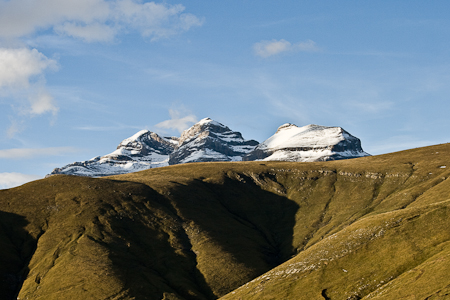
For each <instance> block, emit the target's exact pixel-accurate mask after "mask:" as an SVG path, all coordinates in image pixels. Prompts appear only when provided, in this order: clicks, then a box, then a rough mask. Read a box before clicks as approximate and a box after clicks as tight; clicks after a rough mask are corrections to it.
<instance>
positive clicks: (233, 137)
mask: <svg viewBox="0 0 450 300" xmlns="http://www.w3.org/2000/svg"><path fill="white" fill-rule="evenodd" d="M257 145H258V142H257V141H255V140H244V138H243V137H242V134H241V133H240V132H237V131H232V130H231V129H230V128H228V127H227V126H225V125H223V124H221V123H219V122H216V121H214V120H212V119H210V118H205V119H202V120H200V122H198V123H197V124H195V125H194V126H192V127H191V128H189V129H188V130H185V131H184V132H183V133H182V134H181V137H180V139H179V140H178V145H177V147H176V148H175V151H174V152H173V153H172V154H171V155H170V159H169V164H170V165H175V164H181V163H188V162H206V161H241V160H242V156H244V155H246V154H248V153H249V152H250V151H252V150H253V149H254V148H255V147H256V146H257Z"/></svg>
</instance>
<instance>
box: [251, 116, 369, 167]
mask: <svg viewBox="0 0 450 300" xmlns="http://www.w3.org/2000/svg"><path fill="white" fill-rule="evenodd" d="M368 155H369V154H368V153H366V152H364V151H363V149H362V148H361V141H360V140H359V139H358V138H356V137H354V136H353V135H351V134H350V133H348V132H347V131H345V130H344V129H342V128H341V127H326V126H319V125H313V124H311V125H307V126H304V127H297V126H296V125H294V124H284V125H282V126H280V127H279V128H278V130H277V132H276V133H275V134H274V135H273V136H271V137H270V138H268V139H267V140H265V141H264V142H263V143H261V144H259V145H258V146H257V147H256V148H255V149H254V150H253V151H252V152H250V153H249V154H247V155H246V156H244V157H243V160H247V161H252V160H264V161H274V160H278V161H303V162H312V161H327V160H340V159H348V158H356V157H363V156H368Z"/></svg>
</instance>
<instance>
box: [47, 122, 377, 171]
mask: <svg viewBox="0 0 450 300" xmlns="http://www.w3.org/2000/svg"><path fill="white" fill-rule="evenodd" d="M367 155H369V154H367V153H366V152H364V151H363V150H362V148H361V142H360V140H359V139H358V138H356V137H354V136H352V135H351V134H350V133H348V132H347V131H345V130H344V129H342V128H341V127H327V126H320V125H314V124H310V125H307V126H303V127H298V126H296V125H295V124H291V123H286V124H283V125H281V126H280V127H279V128H278V129H277V131H276V132H275V134H274V135H273V136H271V137H270V138H268V139H267V140H265V141H264V142H263V143H261V144H258V142H257V141H255V140H245V139H244V138H243V137H242V134H241V133H240V132H237V131H233V130H231V129H230V128H229V127H227V126H225V125H223V124H221V123H219V122H217V121H214V120H212V119H211V118H204V119H202V120H200V121H199V122H197V123H196V124H194V125H193V126H192V127H190V128H189V129H187V130H185V131H184V132H183V133H182V134H181V136H180V138H176V137H162V136H160V135H158V134H157V133H154V132H151V131H149V130H141V131H139V132H137V133H136V134H134V135H133V136H131V137H129V138H126V139H124V140H123V141H122V142H120V144H119V145H118V146H117V149H116V150H115V151H113V152H112V153H110V154H107V155H105V156H97V157H95V158H93V159H91V160H87V161H82V162H75V163H72V164H68V165H66V166H64V167H62V168H56V169H54V170H53V172H52V173H51V174H50V175H53V174H68V175H79V176H93V177H98V176H107V175H117V174H124V173H130V172H136V171H141V170H145V169H150V168H154V167H163V166H167V165H174V164H181V163H189V162H207V161H241V160H281V161H324V160H336V159H346V158H354V157H361V156H367Z"/></svg>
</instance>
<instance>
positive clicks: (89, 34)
mask: <svg viewBox="0 0 450 300" xmlns="http://www.w3.org/2000/svg"><path fill="white" fill-rule="evenodd" d="M54 28H55V31H56V32H57V33H59V34H65V35H68V36H71V37H75V38H79V39H82V40H84V41H85V42H88V43H89V42H109V41H112V40H113V39H114V37H115V35H116V30H115V29H114V28H112V27H110V26H108V25H105V24H100V23H92V24H87V25H86V24H83V25H80V24H77V23H74V22H65V23H64V24H61V25H57V26H55V27H54Z"/></svg>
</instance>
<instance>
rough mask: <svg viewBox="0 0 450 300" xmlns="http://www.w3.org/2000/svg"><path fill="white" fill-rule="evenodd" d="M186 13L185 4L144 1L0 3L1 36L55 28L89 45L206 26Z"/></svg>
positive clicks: (29, 0)
mask: <svg viewBox="0 0 450 300" xmlns="http://www.w3.org/2000/svg"><path fill="white" fill-rule="evenodd" d="M184 10H185V7H184V6H183V5H181V4H177V5H170V4H167V3H165V2H163V3H155V2H145V3H144V2H143V1H142V0H114V1H107V0H64V1H60V0H9V1H6V0H0V37H3V38H19V37H23V36H26V35H30V34H33V33H35V32H36V31H38V30H42V29H49V28H53V29H54V31H55V32H56V33H58V34H64V35H68V36H72V37H75V38H80V39H82V40H84V41H86V42H94V41H100V42H105V41H111V40H113V38H114V37H115V36H116V35H117V34H118V33H120V32H121V31H126V30H129V29H133V30H137V31H138V32H140V33H141V34H142V36H145V37H150V38H151V39H152V40H154V39H158V38H162V37H169V36H171V35H174V34H178V33H181V32H183V31H187V30H189V29H190V28H191V27H193V26H201V25H202V24H203V20H201V19H199V18H197V17H196V16H194V15H192V14H189V13H183V11H184Z"/></svg>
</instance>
